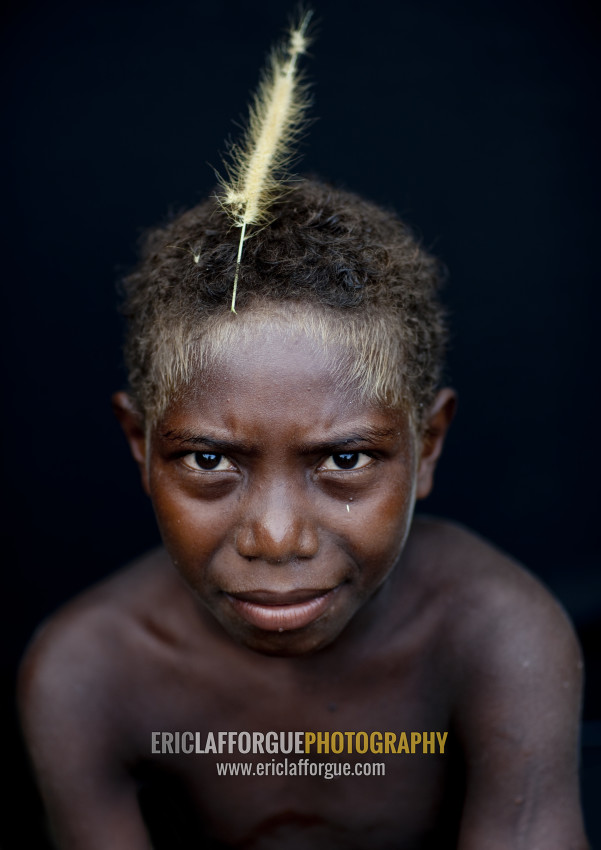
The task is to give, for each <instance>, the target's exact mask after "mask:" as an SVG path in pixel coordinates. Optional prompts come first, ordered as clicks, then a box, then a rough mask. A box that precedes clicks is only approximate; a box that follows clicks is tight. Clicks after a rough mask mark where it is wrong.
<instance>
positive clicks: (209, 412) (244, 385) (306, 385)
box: [163, 319, 407, 440]
mask: <svg viewBox="0 0 601 850" xmlns="http://www.w3.org/2000/svg"><path fill="white" fill-rule="evenodd" d="M232 324H233V323H232ZM351 359H352V357H351V355H350V354H349V352H348V350H347V349H346V348H345V347H343V346H341V345H340V344H339V343H337V342H335V341H330V342H329V341H327V340H324V339H323V338H320V337H319V336H317V335H315V334H314V333H311V332H310V331H307V329H306V328H303V327H302V326H300V325H299V324H298V323H295V322H285V323H276V324H274V323H273V322H271V321H261V320H257V319H254V320H253V321H252V322H245V323H243V322H241V323H240V324H239V325H237V326H236V325H233V327H232V329H230V332H229V333H228V335H227V344H221V345H219V346H215V347H214V348H213V351H212V353H211V356H210V357H208V358H206V359H205V363H204V365H203V366H202V367H201V368H198V369H196V370H194V372H193V374H192V375H191V377H190V380H189V382H188V384H187V387H186V390H185V392H183V393H181V394H180V395H179V396H178V398H177V399H175V400H174V401H173V402H172V403H171V404H170V405H169V407H168V409H167V412H166V416H165V418H164V420H163V421H165V420H171V421H173V419H174V418H175V419H178V420H179V427H182V426H183V427H190V428H194V427H197V425H195V423H198V424H204V423H206V424H207V425H208V424H210V425H212V426H213V427H215V428H217V429H222V430H224V431H227V432H228V433H230V434H231V433H235V434H238V433H240V434H241V433H242V432H243V431H245V430H246V431H253V430H254V431H255V433H259V432H262V433H265V434H268V433H270V432H273V430H274V429H275V428H279V429H280V430H281V429H282V428H283V429H284V430H286V431H287V434H288V438H289V439H293V440H294V439H297V438H299V439H300V438H310V437H311V436H312V435H313V434H315V437H316V438H317V436H319V437H320V438H322V439H323V438H326V437H327V436H328V434H330V433H334V432H339V431H340V430H341V429H342V430H344V429H346V430H349V429H350V430H353V428H354V429H355V430H356V429H360V428H361V427H363V428H366V427H367V428H373V429H374V430H378V429H384V430H387V429H396V430H398V429H399V428H401V429H402V430H404V424H405V422H406V419H407V417H406V416H404V415H403V413H402V412H401V411H400V410H398V409H391V408H388V407H384V406H382V405H376V404H374V403H373V402H370V401H369V400H368V399H366V398H365V394H364V393H362V392H361V391H360V390H359V388H358V387H356V386H354V385H353V382H352V381H351V382H349V381H348V380H347V377H348V373H349V361H350V360H351ZM199 420H200V421H199Z"/></svg>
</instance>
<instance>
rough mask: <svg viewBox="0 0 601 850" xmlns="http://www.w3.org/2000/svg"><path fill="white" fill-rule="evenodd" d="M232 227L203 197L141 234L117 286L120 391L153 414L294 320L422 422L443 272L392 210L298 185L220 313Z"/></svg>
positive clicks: (434, 373)
mask: <svg viewBox="0 0 601 850" xmlns="http://www.w3.org/2000/svg"><path fill="white" fill-rule="evenodd" d="M238 238H239V233H238V231H237V230H236V229H234V228H232V225H231V223H230V221H229V219H228V218H227V217H226V216H225V214H224V213H223V211H222V210H221V208H220V205H219V202H218V200H217V199H216V198H210V199H208V200H206V201H205V202H203V203H201V204H199V205H198V206H195V207H193V208H192V209H190V210H188V211H186V212H184V213H183V214H181V215H179V216H177V217H176V218H174V219H173V220H172V221H170V222H169V223H168V224H167V225H166V226H164V227H159V228H155V229H153V230H151V231H149V232H148V233H147V234H146V237H145V240H144V243H143V247H142V251H141V258H140V262H139V264H138V266H137V267H136V268H135V269H134V271H133V272H132V273H131V274H130V275H128V276H127V277H126V278H125V279H124V281H123V287H124V293H125V299H124V304H123V308H122V309H123V313H124V315H125V317H126V319H127V322H128V331H127V337H126V344H125V358H126V365H127V368H128V374H129V391H130V395H131V396H132V399H133V400H134V402H135V404H136V405H137V407H138V410H139V411H140V413H141V415H142V416H143V417H144V418H145V420H146V421H151V422H155V421H156V420H157V419H158V418H160V416H161V415H162V414H163V413H164V411H165V409H166V407H167V405H168V404H169V402H170V400H171V399H172V398H173V397H174V394H176V393H177V392H178V390H180V389H182V388H183V387H184V386H185V384H186V382H187V381H188V380H189V379H190V377H191V375H192V374H193V372H194V370H196V369H198V368H203V367H204V366H205V365H206V364H208V363H209V362H212V358H215V357H216V356H218V353H219V351H220V350H223V346H224V345H230V344H235V335H236V334H237V333H239V332H240V329H241V328H242V327H246V328H248V326H249V322H250V323H251V324H252V317H253V316H257V315H261V316H262V317H263V319H262V320H263V321H264V320H265V317H266V316H269V315H271V316H272V317H273V321H277V322H278V323H281V322H282V321H289V322H293V323H295V324H296V325H299V326H301V327H302V329H303V331H304V332H305V333H310V334H312V335H313V336H315V337H317V338H318V339H319V340H320V342H321V343H322V344H323V345H325V346H326V347H330V348H331V349H332V350H334V349H336V350H338V351H340V350H341V349H342V350H344V351H345V352H347V354H348V356H347V357H346V358H343V360H344V366H341V362H342V361H341V360H340V358H338V367H337V374H338V377H339V379H340V381H341V382H342V383H344V384H345V385H351V384H352V385H353V386H354V387H355V388H356V389H357V390H358V391H360V392H361V393H362V395H363V396H364V397H366V398H369V399H372V400H373V401H375V402H377V403H381V404H386V405H393V406H404V407H406V408H407V410H408V411H409V413H410V414H411V416H412V420H413V421H414V422H415V423H417V424H418V425H419V423H421V422H422V421H423V417H424V415H425V412H426V411H427V409H428V408H429V406H430V405H431V403H432V400H433V398H434V395H435V393H436V390H437V387H438V384H439V382H440V380H441V373H442V366H443V357H444V350H445V344H446V336H447V334H446V326H445V317H444V311H443V309H442V307H441V304H440V303H439V300H438V290H439V286H440V280H441V269H440V265H439V263H438V261H437V260H435V259H434V258H433V257H432V256H430V255H429V254H428V253H427V252H426V251H424V250H423V249H422V248H421V246H420V245H419V244H418V242H417V241H416V239H415V238H414V236H413V235H412V233H411V231H410V230H409V228H408V227H407V226H406V225H405V224H404V223H403V222H402V221H400V219H398V218H397V216H396V215H395V214H394V213H392V212H389V211H387V210H384V209H381V208H380V207H378V206H376V205H375V204H372V203H370V202H368V201H366V200H364V199H363V198H360V197H359V196H357V195H355V194H352V193H350V192H346V191H342V190H340V189H337V188H334V187H332V186H330V185H328V184H325V183H323V182H321V181H319V180H316V179H304V180H302V181H300V182H298V183H297V184H295V185H294V187H293V188H292V189H291V190H290V191H289V193H288V194H287V195H286V196H285V197H284V198H282V199H280V201H279V202H278V203H277V205H276V206H275V208H274V219H273V221H271V222H270V223H269V224H268V225H267V226H265V227H263V228H262V229H260V230H258V231H256V232H255V233H254V234H253V235H252V236H251V238H248V239H247V241H246V243H245V246H244V254H243V259H242V267H241V274H240V283H239V288H238V298H237V311H238V312H237V314H236V315H234V314H233V313H232V312H231V311H230V309H229V302H230V296H231V287H232V282H233V279H234V274H235V270H236V255H237V243H238Z"/></svg>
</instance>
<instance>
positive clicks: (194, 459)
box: [182, 452, 236, 472]
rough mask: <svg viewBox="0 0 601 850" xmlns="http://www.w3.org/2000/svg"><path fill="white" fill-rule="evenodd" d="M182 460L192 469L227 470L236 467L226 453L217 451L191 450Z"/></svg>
mask: <svg viewBox="0 0 601 850" xmlns="http://www.w3.org/2000/svg"><path fill="white" fill-rule="evenodd" d="M182 460H183V462H184V464H185V465H186V466H188V467H190V469H196V470H199V469H202V470H204V471H205V472H225V471H228V470H231V469H235V468H236V467H235V466H234V465H233V463H232V462H231V461H230V460H228V459H227V458H226V457H225V455H220V454H217V453H216V452H190V454H187V455H185V456H184V457H183V458H182Z"/></svg>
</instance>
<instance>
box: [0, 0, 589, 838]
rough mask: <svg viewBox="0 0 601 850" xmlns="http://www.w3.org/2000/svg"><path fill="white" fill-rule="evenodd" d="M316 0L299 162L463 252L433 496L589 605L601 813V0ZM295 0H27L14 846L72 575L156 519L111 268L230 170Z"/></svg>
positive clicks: (30, 834)
mask: <svg viewBox="0 0 601 850" xmlns="http://www.w3.org/2000/svg"><path fill="white" fill-rule="evenodd" d="M313 5H314V7H315V9H316V13H317V19H318V27H317V30H318V37H317V40H316V41H315V44H314V46H313V47H312V50H311V57H310V58H309V59H308V60H307V61H306V63H305V66H306V68H307V70H308V72H309V75H310V78H311V79H312V80H313V82H314V106H313V110H312V112H313V115H314V117H315V118H316V119H317V120H316V121H315V123H314V124H313V126H312V127H311V129H310V131H309V133H308V135H307V138H306V140H305V142H304V144H303V146H302V150H303V159H302V161H301V164H300V166H299V168H300V170H306V171H315V172H317V173H319V174H321V175H323V176H325V177H327V178H330V179H332V180H334V181H335V182H338V183H341V184H342V185H345V186H347V187H349V188H352V189H355V190H357V191H359V192H362V193H363V194H365V195H366V196H368V197H370V198H372V199H374V200H376V201H379V202H382V203H384V204H387V205H392V206H394V207H395V208H396V209H397V210H398V211H399V212H400V213H401V214H402V215H403V216H404V217H405V218H406V219H407V220H408V221H409V222H410V223H411V224H413V225H414V226H415V228H416V229H417V230H418V232H419V233H420V234H421V236H422V238H423V240H424V242H425V243H426V244H427V245H428V246H430V247H432V248H433V249H434V251H435V252H437V253H438V255H439V256H441V257H442V259H443V260H444V261H445V263H446V264H447V265H448V267H449V269H450V281H449V285H448V288H447V291H446V301H447V304H448V305H449V308H450V311H451V314H452V320H453V340H452V348H451V352H450V359H449V377H450V380H451V382H452V383H453V384H454V385H455V386H456V387H457V388H458V390H459V393H460V408H459V414H458V417H457V420H456V422H455V425H454V426H453V430H452V433H451V435H450V438H449V443H448V447H447V450H446V453H445V457H444V459H443V463H442V466H441V468H440V473H439V476H438V481H437V486H436V492H435V494H434V495H433V496H432V497H431V498H430V499H429V500H428V503H426V505H424V508H425V509H427V510H428V511H430V512H433V513H440V514H443V515H446V516H450V517H453V518H456V519H458V520H461V521H462V522H465V523H466V524H468V525H470V526H472V527H473V528H475V529H476V530H478V531H479V532H481V533H483V534H485V535H487V536H489V537H490V538H491V539H493V540H494V541H495V542H496V543H498V544H499V545H500V546H502V547H503V548H505V549H507V550H509V551H510V552H511V553H512V554H514V555H516V556H517V557H519V558H520V559H521V560H522V561H523V562H524V563H526V564H527V565H528V566H529V567H530V568H531V569H532V570H533V571H534V572H535V573H536V574H537V575H538V576H540V577H541V578H542V579H543V581H545V582H546V583H547V584H548V585H549V586H550V587H551V589H552V590H553V591H554V592H555V593H556V595H557V596H558V597H559V598H560V599H561V600H562V602H563V604H564V605H565V607H566V608H567V609H568V611H569V612H570V614H571V616H572V618H573V620H574V621H575V623H576V626H577V628H578V631H579V634H580V637H581V640H582V642H583V645H584V648H585V652H586V659H587V664H588V683H587V694H586V704H585V720H586V721H587V722H586V725H585V740H584V743H585V745H586V746H585V748H584V783H585V800H586V801H587V816H588V820H589V827H590V831H591V834H592V835H593V836H595V835H597V836H599V833H600V832H601V830H600V827H599V823H598V821H595V817H597V818H598V815H596V814H595V812H594V811H593V806H592V801H593V798H594V795H595V792H598V790H599V788H600V787H601V779H600V776H601V756H600V753H601V748H600V747H599V744H601V695H600V691H599V688H598V687H597V688H596V687H595V678H597V679H598V677H599V673H600V672H601V661H600V653H599V649H598V648H597V647H598V645H599V643H601V642H600V641H599V637H600V636H601V635H600V632H601V578H600V576H599V573H598V571H597V554H598V551H599V542H598V529H599V520H598V500H597V493H598V481H599V456H598V455H599V453H598V451H597V433H596V427H597V421H598V419H597V407H598V405H597V397H598V392H599V390H598V378H597V376H598V360H597V349H596V336H597V335H596V328H597V326H598V322H599V315H600V313H599V306H600V305H599V280H598V278H599V275H598V250H599V249H598V245H599V235H598V234H599V228H600V222H599V197H600V196H599V168H598V153H597V151H598V146H599V119H598V99H599V91H598V82H599V42H600V39H599V21H598V19H597V18H596V16H595V12H594V4H593V2H586V0H547V2H546V3H544V4H543V3H542V2H536V0H457V2H451V1H450V0H448V1H447V2H445V0H399V2H396V3H391V2H386V0H372V2H370V3H361V4H358V3H357V4H355V3H351V2H348V0H332V2H327V0H316V2H314V4H313ZM290 10H291V4H290V3H287V2H276V0H271V2H264V1H263V2H261V0H259V2H254V3H248V2H241V0H229V2H219V0H215V2H211V3H209V2H205V0H194V2H193V0H171V2H167V0H157V2H153V0H91V2H85V0H80V2H66V0H57V2H54V3H46V2H42V0H39V1H38V2H28V0H21V2H19V3H18V4H14V5H12V7H11V6H10V4H9V6H8V7H7V6H6V4H5V10H4V16H5V17H4V24H5V25H4V28H3V36H2V39H3V43H2V57H3V58H2V63H3V65H4V70H5V81H6V82H5V90H6V92H7V96H6V98H5V107H4V121H5V126H4V128H3V131H2V138H1V142H2V145H3V146H5V152H4V153H3V157H2V162H3V164H5V165H7V166H8V168H7V176H6V178H5V180H4V181H3V187H4V191H3V195H4V204H3V206H4V212H5V213H6V218H5V221H4V225H3V233H4V234H5V235H6V236H7V239H6V242H5V246H4V248H3V253H2V259H3V263H2V265H3V267H4V268H3V271H4V275H3V278H4V279H3V283H2V304H3V309H2V335H1V336H2V345H3V348H4V352H3V358H4V359H3V362H4V369H3V384H2V387H3V390H2V396H3V399H2V401H3V415H2V419H1V421H2V429H3V432H2V457H3V464H4V473H5V477H4V488H3V495H4V500H3V501H4V504H3V509H2V518H3V521H4V523H3V524H4V531H3V538H2V552H3V554H4V561H5V566H4V580H5V581H6V582H7V589H6V591H5V594H4V600H5V602H4V611H3V616H2V618H1V619H2V629H3V635H2V643H1V649H2V670H3V678H2V681H3V692H4V694H5V696H6V699H5V703H4V704H5V707H6V712H7V718H8V719H7V720H6V725H5V727H3V728H5V729H6V736H5V737H4V742H5V744H6V746H4V749H3V755H4V757H5V760H6V759H7V758H8V763H9V768H8V769H9V770H10V771H11V773H10V775H12V776H14V782H13V783H12V787H13V789H14V790H16V792H17V794H18V796H19V797H20V798H21V799H24V800H25V801H26V803H27V804H28V805H29V806H30V807H31V809H30V811H31V812H32V815H31V817H29V818H27V819H26V820H25V821H23V820H22V819H19V820H18V821H17V819H14V820H13V821H11V820H8V821H5V822H4V823H3V824H0V832H3V833H5V834H6V837H5V840H6V841H7V842H8V843H9V844H10V842H11V841H12V842H13V843H12V844H10V846H15V847H24V846H28V847H29V846H36V847H37V846H39V847H42V846H44V845H43V840H42V839H41V837H40V832H39V830H40V825H39V818H38V816H37V814H36V813H37V809H36V808H35V807H36V800H35V796H34V794H33V792H32V789H31V786H30V784H29V781H28V779H27V775H26V773H25V769H24V760H23V758H22V755H21V750H20V745H19V743H18V738H17V736H16V734H15V731H14V730H15V727H14V726H13V725H12V723H13V718H12V700H13V697H12V688H13V685H12V681H13V675H14V669H15V665H16V663H17V660H18V658H19V656H20V654H21V652H22V650H23V646H24V644H25V642H26V640H27V639H28V637H29V635H30V634H31V632H32V630H33V629H34V627H35V625H36V624H37V623H38V622H39V621H40V620H41V619H42V618H43V617H45V616H46V615H47V614H48V613H49V612H50V611H52V610H53V609H54V608H56V607H57V606H58V605H59V604H61V603H62V602H63V601H64V600H65V599H67V598H68V597H70V596H72V595H73V594H75V593H76V592H78V591H79V590H80V589H82V588H84V587H85V586H87V585H89V584H90V583H91V582H93V581H95V580H97V579H98V578H100V577H102V576H104V575H105V574H107V573H108V572H110V571H112V570H113V569H115V568H116V567H118V566H120V565H121V564H123V563H125V562H126V561H127V560H128V559H129V558H131V557H132V556H134V555H135V554H137V553H139V552H140V551H142V550H143V549H144V548H146V547H149V546H151V545H153V544H154V543H155V542H156V541H157V534H156V532H155V529H154V525H153V518H152V514H151V510H150V507H149V505H148V504H147V502H146V500H145V497H144V496H143V495H142V494H141V491H140V488H139V485H138V481H137V476H136V472H135V469H134V466H133V463H132V462H131V461H130V460H129V458H128V453H127V450H126V447H125V443H124V441H123V439H122V437H121V435H120V433H119V432H118V429H117V425H116V424H115V422H114V421H113V419H112V415H111V412H110V406H109V396H110V393H111V391H113V390H114V389H117V388H120V387H121V386H123V383H124V377H123V372H122V369H121V365H120V352H119V348H120V337H121V327H120V322H119V319H118V317H117V314H116V311H115V303H116V295H115V280H116V278H117V277H118V275H119V272H120V270H122V269H124V268H127V267H128V266H129V265H130V264H131V263H132V261H133V259H134V252H135V243H136V238H137V235H138V233H139V232H140V230H141V229H142V228H143V227H146V226H149V225H151V224H153V223H156V222H157V221H159V220H160V219H161V218H162V217H163V216H164V215H165V213H166V211H167V210H168V209H170V208H175V209H177V208H183V207H185V206H188V205H190V204H192V203H194V202H196V201H197V200H199V199H200V198H202V197H203V196H204V195H205V194H206V193H207V192H208V191H209V190H210V189H211V188H212V185H213V182H214V179H213V172H212V168H211V166H212V165H214V166H219V164H220V160H219V151H223V150H224V139H225V138H226V137H227V136H228V135H231V134H234V135H235V133H236V127H235V126H234V125H233V123H232V119H236V118H242V117H243V116H244V114H245V105H246V102H247V99H248V94H249V92H250V91H251V90H252V89H253V88H254V86H255V83H256V80H257V77H258V72H259V69H260V67H261V65H262V63H263V59H264V56H265V53H266V51H267V50H268V48H269V45H270V44H271V43H272V42H273V40H274V39H275V38H277V37H278V36H279V34H280V33H281V31H282V30H283V28H284V26H285V24H286V21H287V18H288V15H289V12H290ZM209 163H210V164H209ZM595 641H597V645H596V644H595ZM5 764H6V761H5ZM17 834H18V838H17V837H16V836H17ZM7 846H8V845H7Z"/></svg>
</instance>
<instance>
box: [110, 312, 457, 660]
mask: <svg viewBox="0 0 601 850" xmlns="http://www.w3.org/2000/svg"><path fill="white" fill-rule="evenodd" d="M263 330H264V333H261V328H260V326H259V328H258V329H257V331H256V332H255V333H254V334H252V335H251V337H250V338H249V339H246V340H245V341H241V342H240V345H239V346H238V347H236V349H235V350H229V351H228V352H227V353H226V354H225V355H223V356H222V357H220V359H219V361H218V362H217V363H216V364H215V365H214V366H213V367H212V368H211V369H210V370H209V371H208V372H207V371H205V372H203V373H202V374H199V375H198V376H197V378H196V380H194V381H193V382H192V384H191V386H190V389H189V391H188V392H187V393H186V396H185V398H184V399H183V400H179V401H177V402H175V403H173V404H172V405H171V406H170V407H169V409H168V410H167V413H166V414H165V416H164V417H163V418H162V420H161V421H160V423H159V425H158V426H157V427H156V428H155V429H154V431H153V433H152V435H151V438H150V441H149V444H148V445H147V444H146V443H145V441H144V438H143V436H142V432H141V430H140V429H138V430H136V428H135V426H134V425H133V424H132V422H131V421H130V420H129V419H128V414H127V412H126V411H124V407H125V406H126V405H123V404H121V407H120V397H116V406H117V408H118V410H119V412H120V418H121V420H122V423H123V425H124V427H125V430H126V432H127V433H128V436H129V438H130V442H131V443H132V447H133V450H134V455H135V456H136V458H137V460H138V461H139V463H140V466H141V468H142V471H143V478H144V483H145V487H146V489H147V491H148V493H149V494H150V496H151V498H152V502H153V505H154V509H155V512H156V516H157V520H158V523H159V526H160V529H161V533H162V536H163V540H164V543H165V546H166V548H167V550H168V552H169V554H170V556H171V558H172V560H173V562H174V564H175V566H176V568H177V569H178V571H179V572H180V574H181V575H182V576H183V578H184V579H185V581H186V582H187V583H188V585H189V586H190V587H191V588H192V590H193V591H194V592H195V594H196V595H197V596H198V597H199V598H200V599H201V600H202V601H203V602H204V603H205V605H206V606H207V607H208V608H209V609H210V610H211V611H212V613H213V614H214V616H215V617H216V618H217V620H218V621H219V622H220V623H221V625H222V626H223V628H224V629H225V630H226V632H228V633H229V634H230V635H231V636H232V637H233V638H234V639H236V640H237V641H239V642H241V643H243V644H245V645H246V646H248V647H250V648H251V649H254V650H257V651H259V652H264V653H269V654H281V655H300V654H304V653H309V652H312V651H315V650H317V649H320V648H322V647H324V646H326V645H327V644H329V643H330V642H332V641H333V640H334V639H335V638H336V637H337V636H338V635H339V634H340V633H341V632H342V631H343V629H344V628H345V626H346V625H347V624H348V623H349V622H350V620H351V619H352V618H353V617H354V616H355V614H357V612H358V611H360V610H361V609H362V608H363V607H364V606H366V604H367V603H368V602H369V600H370V599H371V598H372V597H373V595H374V594H375V592H376V591H377V590H378V588H380V587H381V586H382V584H383V583H384V582H385V581H386V579H387V577H388V576H389V574H390V572H391V570H392V569H393V567H394V566H395V564H396V563H397V562H398V560H399V557H400V555H401V552H402V549H403V546H404V543H405V540H406V537H407V534H408V531H409V526H410V523H411V517H412V513H413V507H414V503H415V499H416V497H420V496H424V495H427V492H428V491H429V489H430V486H431V475H432V469H433V465H434V463H435V460H436V457H437V455H438V452H439V451H440V447H439V446H437V445H434V443H435V442H436V439H439V441H440V443H442V436H440V437H439V438H434V440H432V439H431V440H429V441H426V442H427V445H422V442H423V441H422V440H418V439H417V438H416V437H415V436H414V434H413V433H412V429H411V427H410V424H409V420H408V417H407V415H406V414H404V413H402V412H399V411H394V410H390V409H386V408H381V407H374V406H370V405H369V404H366V403H363V402H361V400H360V399H359V397H358V395H357V394H354V393H352V392H342V391H341V390H340V389H339V387H338V386H337V382H336V380H335V379H334V378H333V376H332V369H331V359H330V358H328V357H327V356H326V354H325V352H324V351H323V350H322V349H321V348H320V346H319V345H318V344H317V343H316V342H315V341H314V340H312V339H309V338H307V337H305V336H303V335H300V334H296V335H291V334H290V331H288V333H286V331H285V330H282V331H273V329H270V331H269V332H267V331H266V329H263ZM121 398H124V397H121ZM447 406H448V404H447ZM449 415H450V414H449ZM448 418H449V417H448V416H447V419H448Z"/></svg>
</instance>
